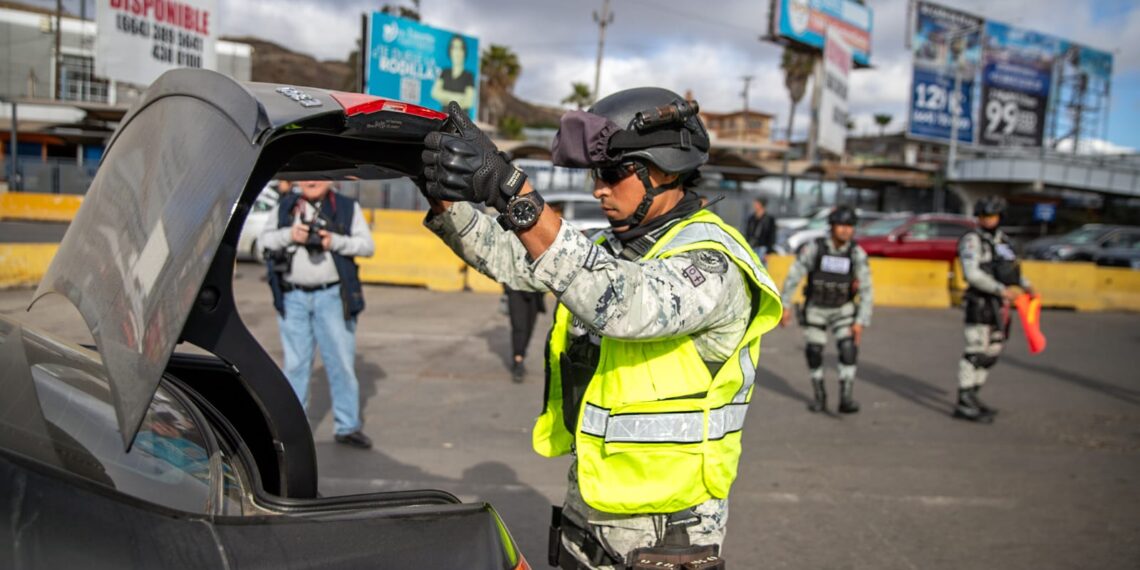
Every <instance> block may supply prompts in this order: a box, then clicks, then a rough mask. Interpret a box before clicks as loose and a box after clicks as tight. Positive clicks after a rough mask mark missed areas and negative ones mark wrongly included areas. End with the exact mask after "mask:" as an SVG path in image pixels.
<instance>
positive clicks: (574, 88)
mask: <svg viewBox="0 0 1140 570" xmlns="http://www.w3.org/2000/svg"><path fill="white" fill-rule="evenodd" d="M593 102H594V96H593V94H591V93H590V86H589V85H586V84H585V83H580V82H578V81H575V82H573V83H571V84H570V94H569V95H567V96H566V98H565V99H563V100H562V104H563V105H566V104H570V105H574V106H576V107H578V110H579V111H581V110H582V109H583V108H584V107H586V106H587V105H589V104H590V103H593Z"/></svg>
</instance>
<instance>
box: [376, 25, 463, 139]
mask: <svg viewBox="0 0 1140 570" xmlns="http://www.w3.org/2000/svg"><path fill="white" fill-rule="evenodd" d="M364 44H365V45H366V46H368V49H367V51H366V52H365V56H366V61H365V67H364V69H365V74H364V92H365V93H369V94H371V95H377V96H380V97H385V98H388V99H398V100H400V101H404V102H405V103H413V104H416V105H420V106H421V107H427V108H429V109H436V110H440V111H442V110H444V109H445V108H446V107H447V104H448V102H450V101H456V102H458V103H459V105H460V106H461V107H463V108H464V109H465V110H466V111H467V112H468V113H470V115H471V118H472V120H474V119H475V117H476V107H477V105H478V97H479V40H477V39H475V38H472V37H469V36H464V35H461V34H457V33H455V32H451V31H448V30H441V29H439V28H433V27H431V26H425V25H423V24H421V23H419V22H414V21H412V20H405V19H403V18H397V17H395V16H389V15H387V14H382V13H380V12H373V13H372V14H371V16H370V17H369V20H368V26H367V37H366V38H365V42H364Z"/></svg>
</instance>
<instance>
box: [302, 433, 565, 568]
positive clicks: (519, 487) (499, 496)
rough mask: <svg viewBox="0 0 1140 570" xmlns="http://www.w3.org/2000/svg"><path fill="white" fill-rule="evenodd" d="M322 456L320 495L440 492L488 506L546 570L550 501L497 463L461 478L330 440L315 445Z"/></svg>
mask: <svg viewBox="0 0 1140 570" xmlns="http://www.w3.org/2000/svg"><path fill="white" fill-rule="evenodd" d="M317 454H318V456H319V457H321V485H320V488H321V493H322V495H325V496H335V495H347V494H356V493H376V492H391V491H408V490H415V489H420V490H422V489H439V490H441V491H447V492H449V493H451V494H453V495H456V496H458V497H460V498H461V499H462V500H463V501H464V502H472V501H478V502H488V503H490V504H491V505H492V506H494V507H495V511H496V512H498V513H499V516H500V517H502V519H503V521H504V522H505V523H506V525H507V528H508V529H509V530H510V532H511V536H512V537H513V538H514V540H515V542H516V543H517V544H518V546H519V548H520V549H521V550H522V552H523V554H524V555H525V556H526V558H527V561H528V562H530V563H531V564H532V566H533V567H534V568H540V567H545V561H546V540H547V530H548V529H547V524H548V523H549V520H550V501H548V500H547V499H546V497H545V496H543V495H542V494H541V493H539V492H538V491H536V490H535V489H533V488H531V487H530V486H528V485H526V484H525V483H522V482H521V481H519V478H518V475H517V474H516V473H515V470H514V469H512V468H511V467H510V466H509V465H507V464H505V463H502V462H499V461H484V462H481V463H477V464H475V465H472V466H471V467H468V468H467V469H465V470H464V471H463V474H462V475H461V476H460V478H459V479H453V478H450V477H445V476H441V475H436V474H433V473H429V472H427V471H424V470H423V469H422V468H420V467H417V466H415V465H409V464H406V463H401V462H399V461H397V460H396V459H394V458H392V457H391V456H389V455H387V454H385V453H383V452H382V451H378V450H376V449H373V450H371V451H360V450H356V449H349V448H346V447H344V446H340V445H337V444H335V443H332V442H328V441H324V442H318V443H317Z"/></svg>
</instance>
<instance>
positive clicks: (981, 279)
mask: <svg viewBox="0 0 1140 570" xmlns="http://www.w3.org/2000/svg"><path fill="white" fill-rule="evenodd" d="M981 256H982V238H981V237H979V236H978V235H977V234H974V233H968V234H966V235H965V236H963V237H962V241H961V242H959V243H958V259H959V260H961V262H962V276H963V277H965V278H966V282H967V283H969V284H970V285H971V286H973V287H975V288H977V289H981V290H982V291H985V292H987V293H991V294H993V295H1001V292H1002V291H1003V290H1004V289H1005V287H1003V286H1002V284H1001V283H998V281H997V279H994V278H993V277H992V276H990V275H989V274H988V273H986V272H985V271H982V266H981Z"/></svg>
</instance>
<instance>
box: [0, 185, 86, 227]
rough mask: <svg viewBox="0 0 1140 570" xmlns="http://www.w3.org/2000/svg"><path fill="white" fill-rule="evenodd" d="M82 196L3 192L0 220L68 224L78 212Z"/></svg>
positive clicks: (0, 200) (0, 202)
mask: <svg viewBox="0 0 1140 570" xmlns="http://www.w3.org/2000/svg"><path fill="white" fill-rule="evenodd" d="M81 203H83V196H78V195H73V194H37V193H31V192H4V193H3V194H0V218H2V219H5V220H27V221H33V222H70V221H71V220H72V219H73V218H75V213H76V212H78V211H79V205H80V204H81Z"/></svg>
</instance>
